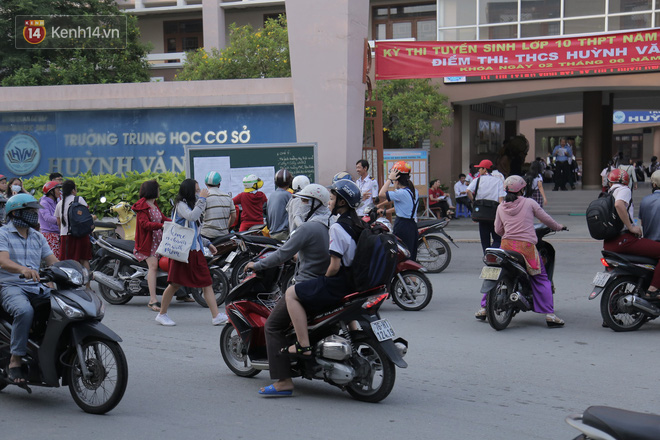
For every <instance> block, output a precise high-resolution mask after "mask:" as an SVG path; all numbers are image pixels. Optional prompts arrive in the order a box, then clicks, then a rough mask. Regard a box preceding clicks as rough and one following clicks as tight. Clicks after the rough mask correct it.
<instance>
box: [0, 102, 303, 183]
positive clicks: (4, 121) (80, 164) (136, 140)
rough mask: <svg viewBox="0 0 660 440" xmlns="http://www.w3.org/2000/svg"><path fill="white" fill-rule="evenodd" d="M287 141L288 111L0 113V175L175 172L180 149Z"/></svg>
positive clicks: (291, 128)
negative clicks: (0, 154)
mask: <svg viewBox="0 0 660 440" xmlns="http://www.w3.org/2000/svg"><path fill="white" fill-rule="evenodd" d="M293 142H296V129H295V119H294V112H293V106H292V105H268V106H240V107H211V108H168V109H138V110H99V111H57V112H29V113H0V148H2V150H1V151H2V154H3V161H2V162H0V167H2V169H1V170H0V174H4V175H8V176H21V177H31V176H33V175H40V174H47V173H51V172H59V173H62V174H63V175H65V176H75V175H78V174H81V173H85V172H88V171H91V172H92V173H94V174H104V173H108V174H122V173H126V172H129V171H137V172H144V171H153V172H165V171H175V172H180V171H184V169H185V163H184V161H185V159H184V146H185V145H206V146H211V147H223V146H232V147H236V148H240V147H241V146H243V145H246V144H254V143H257V144H259V143H265V144H271V143H293Z"/></svg>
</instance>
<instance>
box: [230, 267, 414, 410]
mask: <svg viewBox="0 0 660 440" xmlns="http://www.w3.org/2000/svg"><path fill="white" fill-rule="evenodd" d="M283 272H284V268H283V267H275V268H272V269H268V270H265V271H262V272H259V274H258V276H255V275H252V276H250V277H248V278H247V279H246V280H245V281H244V282H243V283H241V284H239V285H238V286H236V287H234V288H233V289H232V290H231V292H229V295H228V296H227V301H226V303H225V304H226V312H227V316H228V317H229V322H228V323H227V325H226V326H225V327H224V328H223V330H222V333H221V335H220V351H221V353H222V358H223V359H224V361H225V363H226V364H227V367H229V369H230V370H231V371H233V372H234V373H235V374H237V375H238V376H241V377H253V376H255V375H257V374H259V372H260V371H261V370H267V369H268V357H267V352H266V338H265V333H264V324H265V323H266V319H268V316H270V313H271V310H272V309H273V307H274V306H275V304H276V302H277V300H281V301H283V299H279V298H280V297H281V289H280V287H279V284H280V283H279V280H280V278H281V277H282V275H283ZM387 296H388V294H387V292H386V289H385V286H380V287H377V288H374V289H370V290H367V291H364V292H357V293H353V294H351V295H348V296H346V297H345V298H344V299H343V302H342V303H341V304H339V305H337V306H334V307H332V308H329V309H327V310H323V311H322V312H321V313H319V314H317V315H315V316H311V317H310V318H309V338H310V345H311V346H313V347H314V350H313V358H312V359H311V360H292V365H291V367H292V372H293V376H294V377H304V378H306V379H310V380H316V379H320V380H323V381H325V382H327V383H329V384H330V385H334V386H336V387H338V388H340V389H342V390H346V391H347V392H348V393H349V394H350V395H351V396H352V397H353V398H355V399H357V400H361V401H365V402H379V401H381V400H383V399H384V398H386V397H387V396H388V395H389V394H390V392H391V391H392V388H393V387H394V381H395V377H396V372H395V369H394V366H395V365H396V366H398V367H400V368H406V367H407V366H408V364H406V362H405V361H404V360H403V357H404V356H405V354H406V351H407V348H408V342H407V341H406V340H404V339H401V338H398V339H394V337H395V334H394V330H393V329H392V326H391V325H390V323H389V322H388V321H387V320H386V319H381V317H380V315H379V314H378V310H379V308H380V306H381V305H382V303H383V302H384V301H385V299H386V298H387ZM354 322H357V323H358V325H357V326H354ZM349 326H350V327H349ZM354 328H358V330H353V329H354ZM287 339H288V343H290V344H293V343H294V342H295V341H296V335H295V332H294V330H293V327H291V328H290V330H289V331H288V334H287Z"/></svg>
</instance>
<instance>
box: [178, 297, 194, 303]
mask: <svg viewBox="0 0 660 440" xmlns="http://www.w3.org/2000/svg"><path fill="white" fill-rule="evenodd" d="M176 300H177V301H178V302H183V303H194V302H195V300H194V299H192V298H191V297H189V296H182V297H180V298H177V299H176Z"/></svg>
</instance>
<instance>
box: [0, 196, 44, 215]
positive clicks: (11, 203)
mask: <svg viewBox="0 0 660 440" xmlns="http://www.w3.org/2000/svg"><path fill="white" fill-rule="evenodd" d="M28 208H30V209H41V205H40V204H39V202H37V199H35V198H34V197H32V196H31V195H30V194H16V195H15V196H12V197H10V198H9V200H7V203H6V204H5V214H9V213H10V212H12V211H18V210H21V209H28Z"/></svg>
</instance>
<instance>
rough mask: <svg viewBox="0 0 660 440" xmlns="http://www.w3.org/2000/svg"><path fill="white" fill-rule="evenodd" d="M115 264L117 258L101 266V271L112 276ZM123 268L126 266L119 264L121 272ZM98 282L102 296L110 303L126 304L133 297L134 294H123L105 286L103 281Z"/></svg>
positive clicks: (116, 304)
mask: <svg viewBox="0 0 660 440" xmlns="http://www.w3.org/2000/svg"><path fill="white" fill-rule="evenodd" d="M114 265H115V260H110V261H108V262H107V263H106V265H105V266H103V267H102V268H101V270H100V271H101V272H103V273H104V274H106V275H110V276H112V274H113V267H114ZM122 269H124V266H123V265H122V266H119V273H122ZM97 284H98V286H99V290H100V291H101V296H102V297H103V299H104V300H106V301H107V302H108V303H109V304H112V305H115V306H118V305H122V304H126V303H127V302H129V301H130V300H131V299H132V298H133V295H130V294H125V295H121V294H120V292H117V291H115V290H112V289H111V288H109V287H107V286H104V285H103V284H101V283H97Z"/></svg>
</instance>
